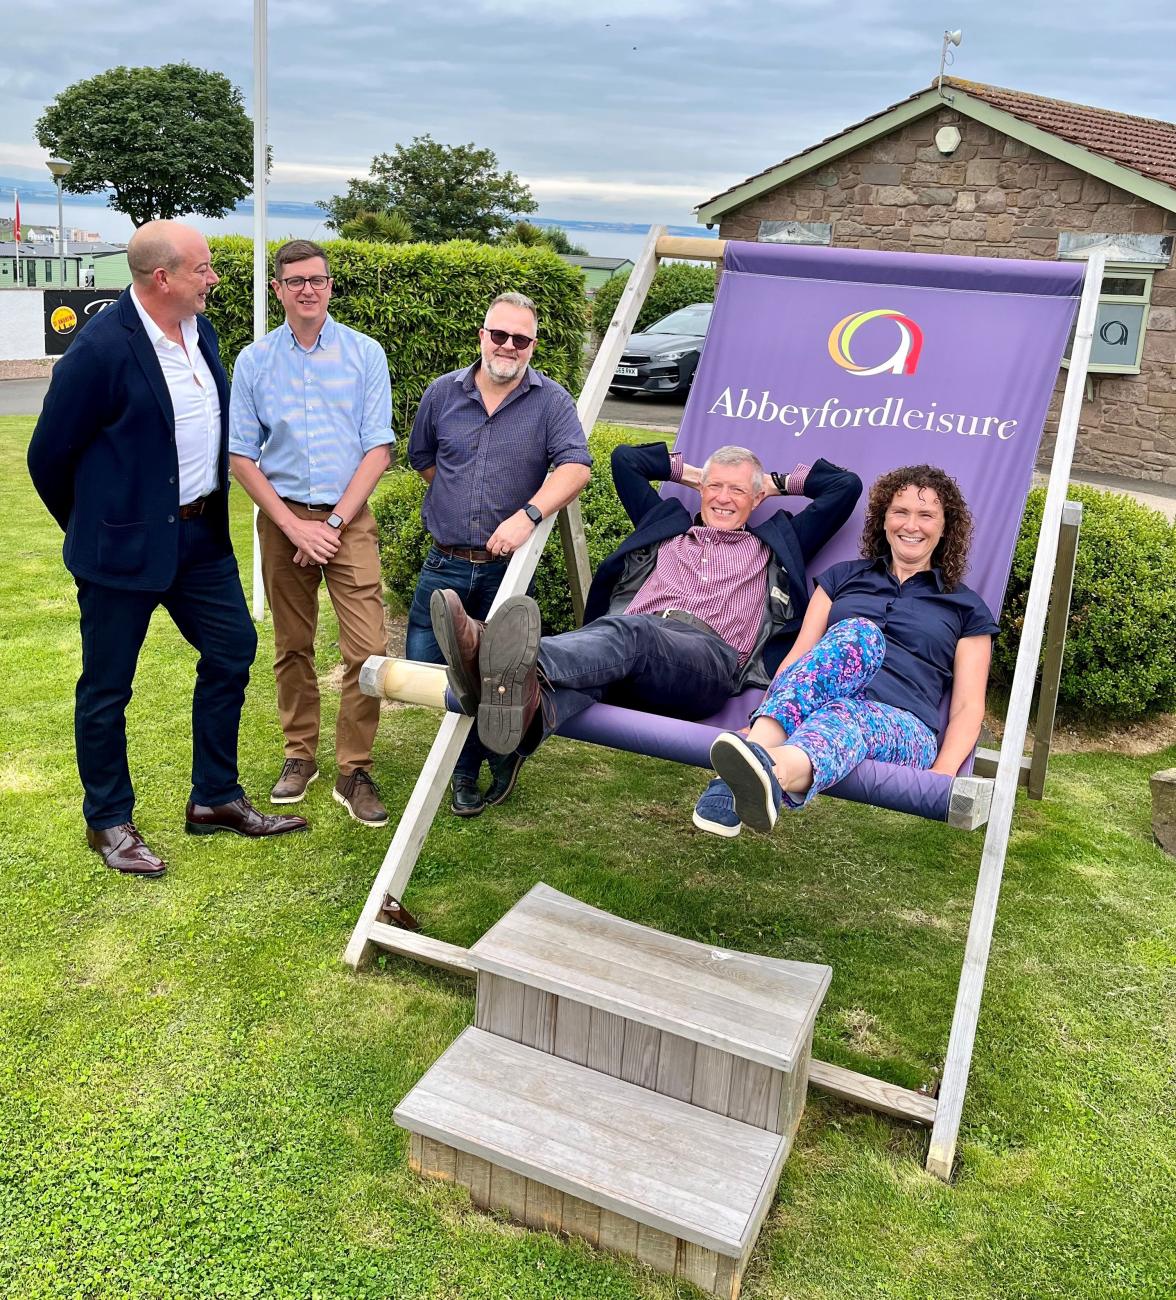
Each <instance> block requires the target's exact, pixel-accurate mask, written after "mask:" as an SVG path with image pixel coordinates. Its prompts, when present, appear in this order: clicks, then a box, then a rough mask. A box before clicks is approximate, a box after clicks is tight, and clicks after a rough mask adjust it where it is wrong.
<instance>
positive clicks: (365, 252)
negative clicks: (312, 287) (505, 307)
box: [208, 235, 585, 447]
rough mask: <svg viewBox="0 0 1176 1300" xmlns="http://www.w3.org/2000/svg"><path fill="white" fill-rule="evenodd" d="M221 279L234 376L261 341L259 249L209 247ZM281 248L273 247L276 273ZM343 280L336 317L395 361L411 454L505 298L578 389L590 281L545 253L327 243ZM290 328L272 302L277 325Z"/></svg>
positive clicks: (229, 244) (398, 411) (334, 302)
mask: <svg viewBox="0 0 1176 1300" xmlns="http://www.w3.org/2000/svg"><path fill="white" fill-rule="evenodd" d="M209 247H210V248H211V249H212V265H213V268H214V269H215V271H216V273H217V274H218V275H219V276H220V277H221V282H220V284H218V285H217V287H216V288H215V289H214V290H213V292H212V293H211V294H210V295H209V299H208V318H209V320H210V321H211V322H212V324H213V325H214V326H215V328H216V331H217V334H218V335H219V337H220V350H221V359H222V360H223V361H224V364H225V368H226V369H227V370H228V371H229V372H230V373H231V372H232V366H233V362H234V361H235V360H236V359H237V354H238V353H239V352H240V351H241V349H242V348H243V347H244V346H245V345H246V344H247V343H250V342H252V341H253V241H252V240H250V239H246V238H244V237H243V236H240V235H232V236H226V237H222V238H217V239H211V240H209ZM278 247H279V244H278V243H277V242H275V243H271V244H270V245H269V257H270V261H271V264H272V261H273V254H274V253H275V251H276V250H277V249H278ZM324 247H325V248H326V250H327V255H328V257H329V258H330V261H331V273H332V275H333V276H334V277H335V292H334V296H333V297H332V299H331V315H332V316H333V317H334V318H335V319H336V320H338V321H341V322H342V323H343V324H344V325H350V326H351V328H352V329H357V330H360V331H362V332H363V333H364V334H370V335H371V337H372V338H374V339H376V341H377V342H378V343H379V344H380V346H381V347H383V349H384V351H385V352H386V353H387V356H388V367H389V369H390V371H391V374H392V423H393V426H394V427H395V429H396V433H397V436H398V438H399V440H400V442H399V445H400V446H401V447H403V446H404V444H405V442H406V441H407V437H408V432H409V430H410V429H411V428H412V421H413V417H414V416H415V415H416V409H417V405H418V404H419V402H420V400H421V394H422V393H423V392H424V391H425V389H426V388H427V387H428V386H429V384H430V383H431V382H432V381H433V380H434V379H436V378H437V376H438V375H441V374H444V373H445V372H446V371H448V370H456V369H457V368H458V367H459V366H466V365H469V364H470V363H471V362H473V361H474V360H476V359H477V356H478V327H479V326H480V325H481V323H482V319H483V314H484V312H485V310H486V307H487V306H488V304H489V303H490V302H491V300H492V299H493V298H495V297H496V296H497V295H498V294H500V293H505V292H507V291H514V292H517V293H525V294H526V295H527V297H529V298H531V299H532V300H533V301H534V303H535V305H536V306H537V307H538V309H539V342H538V344H537V345H536V348H535V356H534V358H533V361H534V365H535V367H536V368H537V369H539V370H542V371H543V373H544V374H546V375H550V376H551V378H552V379H554V380H556V382H557V383H560V384H563V386H564V387H565V388H568V389H570V390H571V391H572V392H573V393H575V392H577V391H578V390H579V384H580V363H581V359H582V354H583V346H584V310H585V301H584V276H583V273H582V272H581V271H580V270H579V269H578V268H576V267H571V266H568V265H567V263H566V262H563V261H561V260H560V259H559V258H558V257H556V255H555V254H554V253H553V252H551V251H550V250H547V249H542V248H522V247H514V246H511V247H501V246H492V245H489V244H474V243H468V242H466V241H463V240H455V241H453V242H452V243H448V244H363V243H356V242H354V241H352V240H346V239H337V240H332V241H330V242H329V243H326V244H324ZM281 322H282V311H281V308H280V306H279V305H278V302H277V299H276V298H274V297H273V295H272V294H271V296H270V303H269V325H270V328H271V329H274V328H276V327H277V326H278V325H280V324H281Z"/></svg>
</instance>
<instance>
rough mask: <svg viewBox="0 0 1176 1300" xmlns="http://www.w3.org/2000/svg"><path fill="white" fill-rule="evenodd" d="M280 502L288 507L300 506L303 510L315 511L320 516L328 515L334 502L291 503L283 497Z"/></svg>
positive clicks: (287, 498) (332, 508) (333, 506)
mask: <svg viewBox="0 0 1176 1300" xmlns="http://www.w3.org/2000/svg"><path fill="white" fill-rule="evenodd" d="M282 500H283V501H284V502H285V503H286V504H287V505H288V506H301V507H302V508H303V510H317V511H318V512H319V513H320V514H327V515H329V514H330V513H331V512H332V511H333V510H334V509H335V505H336V502H334V501H321V502H320V501H292V500H291V499H290V498H289V497H283V498H282Z"/></svg>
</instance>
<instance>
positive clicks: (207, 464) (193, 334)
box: [131, 288, 221, 506]
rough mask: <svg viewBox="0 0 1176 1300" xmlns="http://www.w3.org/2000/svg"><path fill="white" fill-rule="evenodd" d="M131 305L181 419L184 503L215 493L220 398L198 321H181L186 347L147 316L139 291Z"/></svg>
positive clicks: (178, 443) (178, 426) (178, 432)
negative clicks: (206, 358)
mask: <svg viewBox="0 0 1176 1300" xmlns="http://www.w3.org/2000/svg"><path fill="white" fill-rule="evenodd" d="M131 301H132V302H133V303H134V304H135V310H136V311H137V312H138V313H139V319H140V320H141V321H142V322H143V328H144V329H145V330H146V331H147V337H148V338H149V339H150V340H151V345H152V347H153V348H154V349H155V355H156V356H157V357H158V358H159V366H160V369H161V370H162V371H163V378H164V381H165V382H166V384H167V391H168V394H169V395H170V397H171V404H172V412H173V414H174V416H175V421H176V456H177V458H178V460H179V463H180V505H182V506H186V505H188V504H189V503H190V502H192V501H196V500H198V499H199V498H200V497H205V496H207V495H208V494H209V493H210V492H215V491H216V488H217V474H216V471H217V464H218V461H219V458H220V424H221V409H220V396H219V394H218V393H217V391H216V380H215V379H213V377H212V371H211V370H210V369H209V367H208V362H207V361H205V359H204V354H203V353H202V352H201V351H200V332H199V330H198V329H197V328H196V317H195V316H189V317H188V318H187V319H186V320H182V321H181V322H180V334H181V336H182V337H183V340H184V343H183V346H182V347H181V346H180V344H179V343H173V342H172V341H171V339H169V338H168V337H167V335H166V334H165V333H164V332H163V330H161V329H160V328H159V326H158V325H157V324H156V323H155V321H153V320H152V319H151V317H150V316H149V315H148V314H147V311H146V309H145V308H144V307H143V304H142V303H141V302H140V301H139V298H138V295H137V294H136V293H135V290H134V289H133V288H132V289H131Z"/></svg>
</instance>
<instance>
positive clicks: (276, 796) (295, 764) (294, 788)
mask: <svg viewBox="0 0 1176 1300" xmlns="http://www.w3.org/2000/svg"><path fill="white" fill-rule="evenodd" d="M318 774H319V772H318V768H317V767H316V766H315V764H314V759H312V758H288V759H286V761H285V763H284V764H283V766H282V775H281V776H280V777H278V779H277V782H276V783H275V785H274V788H273V789H272V790H271V791H270V803H301V802H302V800H303V799H304V798H305V797H306V787H307V786H308V785H309V784H310V783H311V782H312V781H317V780H318Z"/></svg>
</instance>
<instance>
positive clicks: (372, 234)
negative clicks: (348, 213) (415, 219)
mask: <svg viewBox="0 0 1176 1300" xmlns="http://www.w3.org/2000/svg"><path fill="white" fill-rule="evenodd" d="M339 233H340V234H341V235H342V236H343V238H344V239H359V240H362V241H363V242H364V243H366V244H411V243H412V227H411V226H410V225H409V224H408V222H407V221H405V219H404V218H403V217H402V216H401V215H400V213H399V212H397V211H396V210H395V209H393V210H392V211H390V212H358V213H356V215H355V216H354V217H352V218H351V220H350V221H345V222H344V223H343V226H342V228H341V229H340V231H339Z"/></svg>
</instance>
